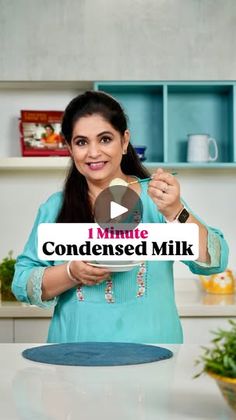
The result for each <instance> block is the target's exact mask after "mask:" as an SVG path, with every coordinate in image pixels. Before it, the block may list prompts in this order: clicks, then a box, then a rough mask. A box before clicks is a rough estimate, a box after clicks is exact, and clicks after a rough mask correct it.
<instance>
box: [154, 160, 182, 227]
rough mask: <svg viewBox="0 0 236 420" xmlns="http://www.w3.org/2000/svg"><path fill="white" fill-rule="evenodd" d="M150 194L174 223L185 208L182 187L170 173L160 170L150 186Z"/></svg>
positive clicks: (164, 214)
mask: <svg viewBox="0 0 236 420" xmlns="http://www.w3.org/2000/svg"><path fill="white" fill-rule="evenodd" d="M148 194H149V195H150V197H151V199H152V200H153V201H154V203H155V204H156V205H157V207H158V209H159V210H160V212H161V213H162V214H163V216H164V217H165V218H166V219H167V220H169V221H172V220H174V219H175V217H176V216H177V215H178V213H179V212H180V211H181V209H182V208H183V204H182V203H181V201H180V185H179V182H178V180H177V179H176V178H175V177H174V176H173V175H172V174H170V173H169V172H165V171H164V170H163V169H161V168H158V169H157V171H156V172H154V173H153V175H152V180H151V181H150V182H149V184H148Z"/></svg>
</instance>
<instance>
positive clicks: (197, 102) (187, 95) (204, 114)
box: [94, 81, 236, 168]
mask: <svg viewBox="0 0 236 420" xmlns="http://www.w3.org/2000/svg"><path fill="white" fill-rule="evenodd" d="M94 87H95V89H97V90H102V91H105V92H107V93H109V94H111V95H112V96H114V97H115V98H116V99H117V100H118V101H119V102H120V103H121V104H122V106H123V108H124V111H125V113H126V115H127V116H128V120H129V128H130V131H131V142H132V144H133V145H134V146H140V145H144V146H147V150H146V156H147V162H160V164H163V165H167V166H172V167H174V165H177V166H179V165H180V167H183V168H185V167H191V168H193V167H194V168H219V167H220V168H228V167H236V128H235V121H236V82H233V81H232V82H231V81H230V82H210V81H209V82H180V83H178V82H155V81H153V82H99V81H98V82H96V83H95V85H94ZM190 133H191V134H194V133H196V134H197V133H207V134H209V135H210V136H211V137H214V138H215V139H216V141H217V145H218V150H219V156H218V160H217V161H216V162H207V163H199V164H190V163H188V162H187V135H188V134H190ZM150 165H152V163H148V166H150ZM186 165H187V166H186ZM177 166H176V167H177Z"/></svg>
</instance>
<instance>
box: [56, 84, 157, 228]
mask: <svg viewBox="0 0 236 420" xmlns="http://www.w3.org/2000/svg"><path fill="white" fill-rule="evenodd" d="M93 114H99V115H101V116H102V117H103V118H104V119H105V120H106V121H107V122H109V123H110V124H111V125H112V127H113V128H114V129H115V130H117V131H118V132H119V133H120V134H121V135H122V136H123V135H124V133H125V130H127V117H126V115H125V113H124V111H123V109H122V107H121V105H120V104H119V103H118V102H117V101H116V100H115V99H114V98H113V97H112V96H110V95H108V94H106V93H105V92H101V91H98V92H97V91H88V92H85V93H83V94H82V95H79V96H77V97H76V98H74V99H72V101H71V102H70V103H69V105H68V106H67V108H66V110H65V112H64V115H63V119H62V134H63V136H64V137H65V140H66V142H67V143H68V144H69V145H71V140H72V133H73V127H74V124H75V123H76V122H77V121H78V120H79V118H81V117H85V116H88V115H93ZM121 170H122V171H123V172H124V174H126V175H135V176H137V177H139V178H147V177H149V172H148V171H147V169H146V168H145V167H144V166H143V165H142V164H141V162H140V160H139V158H138V156H137V154H136V152H135V150H134V148H133V146H132V145H131V144H130V143H129V145H128V148H127V154H126V155H123V157H122V161H121ZM57 222H58V223H59V222H60V223H90V222H94V217H93V211H92V207H91V203H90V200H89V196H88V184H87V181H86V178H85V177H84V176H83V175H82V174H81V173H80V172H79V171H78V169H77V168H76V166H75V164H74V162H73V161H72V164H71V167H70V169H69V172H68V175H67V178H66V180H65V185H64V190H63V202H62V207H61V210H60V212H59V214H58V217H57Z"/></svg>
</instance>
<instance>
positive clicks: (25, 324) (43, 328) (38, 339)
mask: <svg viewBox="0 0 236 420" xmlns="http://www.w3.org/2000/svg"><path fill="white" fill-rule="evenodd" d="M49 323H50V319H46V318H45V319H37V318H31V319H23V318H22V319H21V318H18V319H15V320H14V325H15V334H14V342H15V343H46V341H47V335H48V328H49Z"/></svg>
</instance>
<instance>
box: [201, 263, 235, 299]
mask: <svg viewBox="0 0 236 420" xmlns="http://www.w3.org/2000/svg"><path fill="white" fill-rule="evenodd" d="M199 278H200V281H201V283H202V286H203V289H204V290H205V291H206V292H207V293H213V294H214V293H216V294H223V295H224V294H230V293H234V291H235V279H234V274H233V272H232V270H229V269H228V270H225V271H224V272H222V273H218V274H212V275H210V276H199Z"/></svg>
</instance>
